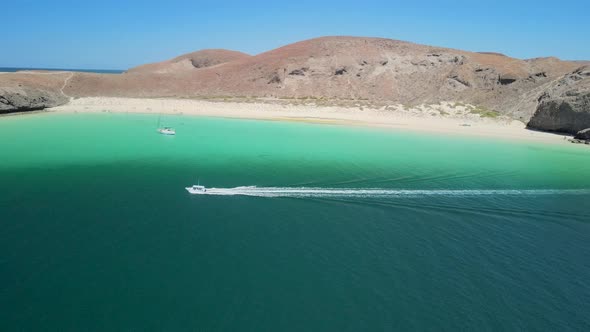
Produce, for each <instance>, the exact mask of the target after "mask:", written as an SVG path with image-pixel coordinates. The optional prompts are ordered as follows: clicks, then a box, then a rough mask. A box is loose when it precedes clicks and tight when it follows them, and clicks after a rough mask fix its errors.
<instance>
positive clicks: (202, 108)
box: [47, 97, 571, 145]
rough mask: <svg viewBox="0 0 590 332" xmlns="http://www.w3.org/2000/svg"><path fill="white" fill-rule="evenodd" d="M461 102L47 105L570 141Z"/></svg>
mask: <svg viewBox="0 0 590 332" xmlns="http://www.w3.org/2000/svg"><path fill="white" fill-rule="evenodd" d="M456 105H457V104H456V103H450V102H447V103H440V104H435V105H419V106H416V107H414V108H407V107H404V106H403V105H392V106H387V107H385V106H384V107H380V108H366V107H357V108H352V107H342V106H318V105H314V104H313V103H308V104H303V105H301V104H300V105H294V104H291V103H289V104H274V103H269V102H264V101H259V100H256V101H254V102H233V101H207V100H195V99H170V98H115V97H85V98H78V99H72V100H70V102H69V103H67V104H65V105H62V106H58V107H53V108H49V109H47V111H49V112H58V113H104V112H111V113H137V114H167V115H190V116H207V117H220V118H235V119H253V120H271V121H293V122H307V123H317V124H331V125H346V126H363V127H374V128H383V129H390V130H395V129H400V130H407V131H413V132H423V133H430V134H451V135H461V136H470V137H489V138H499V139H505V140H506V139H507V140H527V141H536V142H544V143H554V144H568V145H569V144H571V143H569V142H568V141H566V140H564V135H563V134H561V135H560V134H554V133H547V132H541V131H534V130H529V129H526V126H525V124H524V123H522V122H519V121H515V120H511V119H509V118H506V117H498V118H485V117H480V116H479V115H478V114H472V113H469V112H468V111H466V110H469V106H465V105H462V106H456ZM433 138H435V137H433Z"/></svg>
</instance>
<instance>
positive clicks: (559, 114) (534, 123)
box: [528, 66, 590, 134]
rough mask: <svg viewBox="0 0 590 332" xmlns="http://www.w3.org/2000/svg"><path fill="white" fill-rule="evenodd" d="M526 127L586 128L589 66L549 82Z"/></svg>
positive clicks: (589, 109)
mask: <svg viewBox="0 0 590 332" xmlns="http://www.w3.org/2000/svg"><path fill="white" fill-rule="evenodd" d="M528 127H530V128H533V129H539V130H547V131H556V132H564V133H570V134H576V133H577V132H579V131H580V130H583V129H586V128H590V66H584V67H581V68H579V69H577V70H576V71H574V72H572V73H570V74H567V75H565V76H564V77H562V78H561V79H559V80H557V81H556V82H554V83H552V84H551V85H549V86H548V87H547V88H546V89H545V91H544V92H543V94H542V95H541V96H540V97H539V104H538V106H537V109H536V111H535V113H534V115H533V117H532V118H531V120H530V121H529V123H528Z"/></svg>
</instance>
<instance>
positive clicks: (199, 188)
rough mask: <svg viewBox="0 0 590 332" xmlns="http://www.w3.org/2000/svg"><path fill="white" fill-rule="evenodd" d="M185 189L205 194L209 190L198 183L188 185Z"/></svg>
mask: <svg viewBox="0 0 590 332" xmlns="http://www.w3.org/2000/svg"><path fill="white" fill-rule="evenodd" d="M185 189H186V191H188V192H189V193H191V194H193V195H198V194H204V193H206V192H207V188H205V186H200V185H196V184H195V185H193V186H191V187H186V188H185Z"/></svg>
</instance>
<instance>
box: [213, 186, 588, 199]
mask: <svg viewBox="0 0 590 332" xmlns="http://www.w3.org/2000/svg"><path fill="white" fill-rule="evenodd" d="M203 194H204V195H217V196H236V195H241V196H255V197H342V198H346V197H358V198H372V197H375V198H377V197H428V196H459V197H470V196H494V195H498V196H541V195H590V189H527V190H512V189H506V190H504V189H490V190H437V189H434V190H405V189H379V188H314V187H299V188H296V187H256V186H244V187H235V188H207V191H206V192H204V193H203Z"/></svg>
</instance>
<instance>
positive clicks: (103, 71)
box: [0, 67, 125, 74]
mask: <svg viewBox="0 0 590 332" xmlns="http://www.w3.org/2000/svg"><path fill="white" fill-rule="evenodd" d="M21 70H50V71H77V72H82V73H99V74H121V73H123V72H125V71H124V70H114V69H64V68H13V67H0V72H4V73H14V72H17V71H21Z"/></svg>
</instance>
